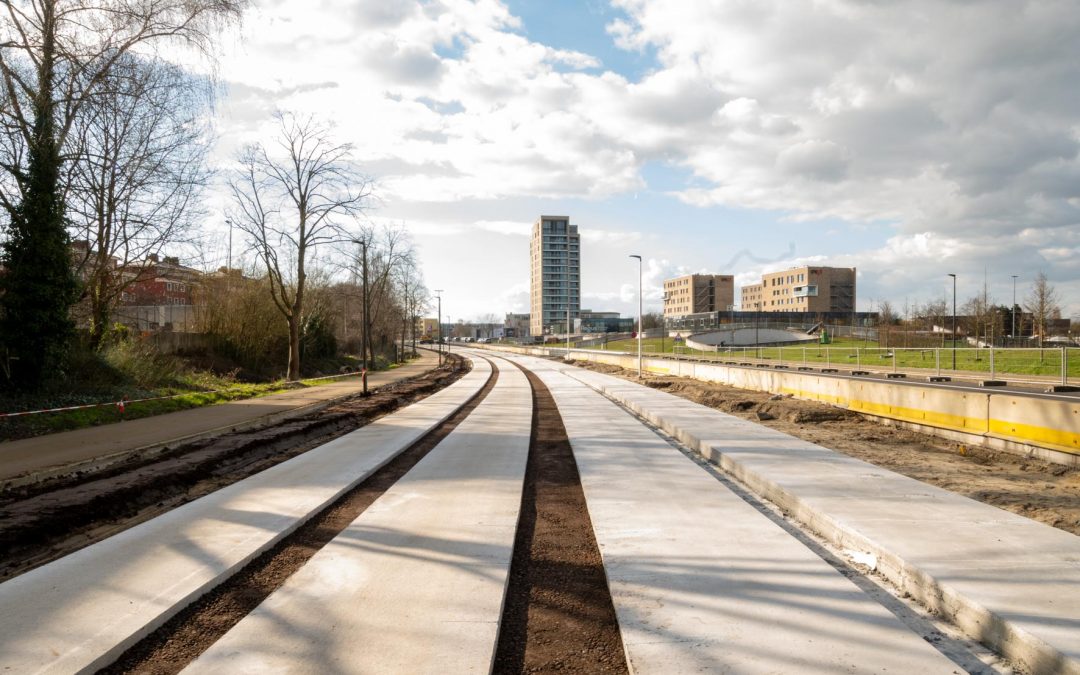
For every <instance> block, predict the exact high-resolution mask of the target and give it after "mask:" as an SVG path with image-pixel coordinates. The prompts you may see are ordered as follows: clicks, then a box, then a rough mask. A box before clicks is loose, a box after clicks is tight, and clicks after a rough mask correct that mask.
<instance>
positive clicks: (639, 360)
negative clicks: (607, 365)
mask: <svg viewBox="0 0 1080 675" xmlns="http://www.w3.org/2000/svg"><path fill="white" fill-rule="evenodd" d="M630 257H631V258H637V376H638V379H639V380H640V379H641V334H642V333H643V332H644V330H643V329H644V326H643V325H642V323H641V306H642V298H641V256H639V255H633V254H631V256H630Z"/></svg>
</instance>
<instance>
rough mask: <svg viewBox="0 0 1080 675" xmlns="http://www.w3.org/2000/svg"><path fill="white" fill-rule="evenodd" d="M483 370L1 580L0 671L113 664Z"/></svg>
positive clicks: (386, 454)
mask: <svg viewBox="0 0 1080 675" xmlns="http://www.w3.org/2000/svg"><path fill="white" fill-rule="evenodd" d="M490 372H491V371H490V367H489V366H488V364H487V362H486V361H483V360H481V359H477V360H476V364H475V367H474V368H473V370H472V372H470V373H469V374H467V375H466V376H465V377H463V378H462V379H460V380H458V381H457V382H455V383H454V384H452V385H450V386H449V387H447V388H446V389H443V390H442V391H439V392H437V393H435V394H433V395H431V396H429V397H427V398H425V399H423V400H421V401H419V402H417V403H414V404H412V405H410V406H407V407H405V408H402V409H401V410H398V411H397V412H394V413H392V414H390V415H387V416H385V417H382V418H380V419H378V420H376V421H375V422H372V423H371V424H369V425H367V426H364V427H361V428H359V429H357V430H356V431H353V432H351V433H349V434H346V435H345V436H341V437H339V438H336V439H334V440H333V441H330V442H329V443H326V444H325V445H322V446H319V447H318V448H315V449H313V450H310V451H308V452H306V453H304V454H302V455H298V456H297V457H294V458H292V459H290V460H288V461H286V462H283V463H281V464H278V465H276V466H274V467H271V468H270V469H267V470H266V471H263V472H260V473H258V474H255V475H254V476H251V477H249V478H246V479H245V480H242V481H240V482H238V483H234V484H232V485H230V486H228V487H225V488H222V489H221V490H218V491H217V492H213V493H211V494H209V495H206V496H205V497H202V498H200V499H197V500H195V501H193V502H190V503H188V504H185V505H184V506H182V507H180V508H177V509H174V510H172V511H169V512H168V513H165V514H163V515H160V516H158V517H156V518H153V519H152V520H148V521H146V522H144V523H141V524H140V525H137V526H135V527H133V528H131V529H129V530H125V531H124V532H121V533H119V534H117V535H115V536H112V537H109V538H108V539H105V540H102V541H100V542H98V543H96V544H93V545H91V546H88V547H86V548H84V549H82V550H79V551H76V552H75V553H73V554H71V555H68V556H65V557H63V558H60V559H59V560H56V561H53V562H51V563H49V564H47V565H43V566H41V567H38V568H37V569H34V570H31V571H29V572H27V573H25V574H23V575H20V576H17V577H15V578H14V579H10V580H8V581H6V582H4V583H2V584H0V608H3V611H0V671H2V672H5V673H7V672H11V673H74V672H93V671H94V670H96V669H98V668H101V667H103V666H106V665H108V664H109V663H112V662H113V661H114V660H115V659H116V657H117V656H119V655H120V654H121V653H122V652H123V651H124V650H125V649H126V648H127V647H129V646H130V645H132V644H134V643H135V642H136V641H138V640H139V639H141V638H142V637H143V636H145V635H147V634H148V633H150V632H151V631H153V630H154V629H156V628H157V627H158V626H160V625H161V624H162V623H164V622H165V621H167V620H168V619H169V618H170V617H171V616H173V615H174V614H175V613H176V612H178V611H180V610H181V609H183V608H184V607H185V606H187V605H188V604H189V603H191V602H194V601H195V600H197V599H198V598H199V597H200V596H201V595H202V594H203V593H205V592H207V591H208V590H210V589H212V588H213V587H215V586H216V585H217V584H218V583H220V582H221V581H223V580H224V579H226V578H228V577H229V576H230V575H231V574H233V573H234V572H235V571H236V570H237V569H239V568H240V567H241V566H243V565H244V564H245V563H247V562H248V561H249V560H251V559H253V558H254V557H256V556H257V555H258V554H259V553H261V552H262V551H265V550H267V549H269V548H270V547H272V546H273V545H274V544H275V543H277V542H278V541H280V540H281V539H282V538H283V537H285V536H286V535H288V534H289V533H290V532H292V531H293V530H295V529H296V528H297V527H299V526H300V525H301V524H302V523H304V522H305V521H307V520H308V519H309V518H310V517H311V516H312V515H313V514H314V513H316V512H317V511H318V510H320V509H321V508H323V507H324V506H325V505H326V504H328V503H330V502H332V501H333V500H334V499H336V498H337V497H338V496H340V495H341V494H344V493H345V492H346V491H348V490H349V489H350V488H351V487H352V486H354V485H356V484H358V483H359V482H360V481H362V480H363V479H364V478H366V477H367V476H368V475H370V474H371V473H372V472H374V471H376V470H377V469H378V468H379V467H381V466H382V465H383V464H385V463H386V462H387V461H389V460H390V459H391V458H393V457H394V456H396V455H397V454H398V453H400V452H401V451H402V450H404V449H405V448H407V447H408V446H409V445H411V444H412V443H413V442H415V441H416V440H417V439H419V438H420V437H421V436H422V435H423V434H425V433H427V431H429V430H430V429H431V428H433V427H434V426H436V425H437V424H439V423H440V422H442V421H443V420H445V419H446V418H448V417H449V416H450V415H452V414H453V413H454V411H456V410H457V409H458V408H460V407H461V406H462V405H463V404H465V403H466V402H467V401H468V399H469V398H471V397H472V396H473V395H475V394H476V393H477V392H478V391H480V389H481V388H482V387H483V385H484V383H485V382H486V381H487V379H488V376H489V375H490ZM526 434H527V432H526ZM473 468H474V469H475V468H476V467H473ZM518 499H519V500H520V497H519V498H518ZM515 518H516V515H515ZM511 531H512V528H511ZM511 536H513V535H512V534H511ZM450 588H452V587H450ZM317 614H318V613H317Z"/></svg>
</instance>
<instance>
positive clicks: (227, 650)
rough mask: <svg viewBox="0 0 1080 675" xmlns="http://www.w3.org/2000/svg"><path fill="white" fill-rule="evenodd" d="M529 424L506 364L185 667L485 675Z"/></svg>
mask: <svg viewBox="0 0 1080 675" xmlns="http://www.w3.org/2000/svg"><path fill="white" fill-rule="evenodd" d="M455 351H456V350H455ZM531 421H532V394H531V390H530V388H529V384H528V381H527V380H526V378H525V376H524V374H522V373H521V371H519V370H518V369H517V368H515V367H513V366H512V365H510V364H508V363H505V362H503V363H502V364H501V366H500V368H499V379H498V382H497V383H496V385H495V388H494V389H493V390H492V391H491V393H490V394H488V396H487V398H486V399H485V400H484V401H483V403H481V404H480V406H479V407H477V409H476V410H475V411H473V413H472V414H471V415H469V417H468V418H466V419H465V420H464V421H463V422H462V423H461V424H460V425H459V426H458V427H457V429H455V430H454V432H453V433H452V434H450V435H449V436H448V437H447V438H445V439H444V440H443V441H442V443H440V444H439V445H438V446H437V447H436V448H434V449H433V450H432V451H431V453H430V454H428V456H427V457H425V458H424V459H423V460H422V461H421V462H420V463H418V464H417V465H416V466H415V467H414V468H413V469H412V471H410V472H409V473H408V474H406V475H405V476H404V477H403V478H402V479H401V480H400V481H398V482H397V483H396V484H395V485H394V486H393V487H391V488H390V489H389V490H388V491H387V492H386V493H385V494H384V495H383V496H382V497H380V498H379V499H378V500H377V501H376V502H375V503H374V504H373V505H372V506H371V507H370V508H369V509H368V510H367V511H365V512H364V513H363V514H362V515H361V516H360V517H359V518H357V519H356V520H355V521H354V522H353V523H352V524H351V525H350V526H349V527H348V528H346V529H345V530H344V531H343V532H342V533H341V534H340V535H339V536H338V537H337V538H335V539H334V540H333V541H332V542H330V544H328V545H327V546H326V547H324V548H323V549H322V550H321V551H319V553H317V554H316V555H315V556H314V557H313V558H312V559H311V560H310V561H309V562H308V564H307V565H305V566H304V567H303V568H302V569H301V570H299V571H298V572H297V573H296V574H295V575H293V576H292V577H291V578H290V579H289V580H288V581H287V582H286V583H285V585H284V586H283V587H282V588H280V589H279V590H278V591H277V592H275V593H274V594H272V595H271V596H270V597H269V598H267V599H266V601H264V602H263V603H262V604H261V605H260V606H259V607H257V608H256V609H255V611H253V612H252V613H251V614H249V615H248V616H247V617H246V618H244V619H243V620H242V621H241V622H240V623H239V624H237V625H236V626H235V627H234V628H233V629H232V630H230V631H229V632H228V633H227V634H226V635H225V636H223V637H222V638H221V639H220V640H219V641H218V642H217V643H215V644H214V645H213V646H212V647H211V648H210V649H209V650H208V651H207V652H205V653H204V654H203V655H202V656H201V657H200V658H199V659H198V660H196V661H195V662H194V663H192V664H191V666H190V667H189V668H188V669H187V671H185V672H191V673H230V674H232V673H266V672H289V673H443V672H445V673H466V672H488V671H489V670H490V668H491V665H492V660H493V658H494V654H495V643H496V638H497V635H498V625H499V624H498V622H499V618H500V615H501V612H502V602H503V596H504V593H505V588H506V580H507V576H508V572H509V568H510V559H511V556H512V553H513V545H514V533H515V529H516V526H517V519H518V511H519V509H520V506H521V488H522V482H523V480H524V475H525V464H526V460H527V457H528V447H529V435H530V430H531Z"/></svg>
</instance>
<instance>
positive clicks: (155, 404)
mask: <svg viewBox="0 0 1080 675" xmlns="http://www.w3.org/2000/svg"><path fill="white" fill-rule="evenodd" d="M399 365H400V364H391V365H390V367H391V368H394V367H397V366H399ZM353 377H355V378H357V379H359V374H358V373H357V374H354V375H353ZM341 379H343V378H337V377H334V378H331V377H318V378H309V379H304V380H301V381H300V382H293V383H289V382H285V381H284V380H276V381H273V382H264V383H258V384H245V383H237V382H235V381H234V380H232V379H230V378H225V377H220V376H215V375H212V374H211V373H208V372H205V371H185V372H183V373H181V374H179V375H177V376H176V378H175V381H174V382H173V384H172V385H171V386H167V387H155V388H138V387H123V388H119V389H115V390H112V391H108V392H100V393H98V394H92V395H85V396H69V397H64V398H62V399H52V400H50V399H48V398H40V399H29V400H17V401H16V400H0V406H2V407H0V412H8V411H14V410H30V409H43V408H53V407H57V408H59V407H66V406H75V405H82V404H90V403H98V402H101V403H109V402H112V401H116V400H119V399H120V398H121V397H126V398H127V400H129V401H133V400H134V399H140V398H157V397H163V396H170V397H172V398H159V399H158V400H154V401H139V402H129V403H125V405H124V412H123V414H121V413H120V410H119V408H118V407H117V406H115V405H102V406H98V407H94V408H84V409H81V410H68V411H63V412H55V413H40V414H37V415H27V416H20V417H7V418H0V440H14V439H18V438H29V437H31V436H40V435H42V434H51V433H55V432H58V431H69V430H71V429H79V428H82V427H89V426H98V425H101V424H110V423H112V422H119V421H120V420H122V419H123V420H134V419H139V418H142V417H152V416H154V415H162V414H165V413H171V412H177V411H180V410H189V409H191V408H200V407H203V406H208V405H216V404H218V403H227V402H229V401H239V400H243V399H250V398H257V397H260V396H268V395H270V394H277V393H280V392H283V391H289V390H291V389H299V388H305V387H317V386H320V385H325V384H329V383H332V382H338V381H340V380H341Z"/></svg>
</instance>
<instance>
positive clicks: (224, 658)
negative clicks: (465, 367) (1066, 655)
mask: <svg viewBox="0 0 1080 675" xmlns="http://www.w3.org/2000/svg"><path fill="white" fill-rule="evenodd" d="M468 357H469V358H470V359H471V360H472V363H473V368H472V370H471V371H470V372H469V373H468V374H467V375H465V376H463V377H460V379H458V380H457V381H455V382H453V383H452V384H450V385H449V386H447V387H445V388H444V389H442V390H441V391H439V392H438V393H435V394H433V395H431V396H428V397H427V398H423V399H421V400H417V398H418V396H419V394H416V392H413V394H414V395H412V398H411V399H410V400H412V401H415V404H414V405H400V404H399V405H398V406H394V408H395V409H394V411H383V414H382V416H381V417H378V418H377V419H373V420H369V423H368V424H366V425H365V426H363V427H361V428H359V429H355V430H353V431H351V432H349V433H346V434H344V435H342V434H336V437H335V438H334V439H333V440H331V441H330V442H322V443H318V447H312V448H307V446H304V447H305V448H307V449H306V451H303V452H299V453H296V454H294V455H293V456H292V457H291V458H289V459H287V460H286V461H285V462H282V463H275V464H274V465H273V466H271V467H269V468H263V469H261V470H260V469H258V468H255V467H258V466H259V465H260V461H261V460H251V461H247V462H242V463H243V465H244V466H248V467H252V471H250V472H249V473H248V477H247V478H246V479H244V480H242V481H239V482H236V483H233V484H231V485H230V486H228V487H225V488H222V489H220V490H217V491H216V492H212V493H209V494H207V495H206V496H205V497H202V498H197V499H194V500H191V501H188V502H187V503H185V504H184V505H182V506H177V507H174V508H169V505H168V503H167V502H166V501H164V500H159V502H157V503H155V505H154V507H155V508H158V509H161V511H160V512H159V513H160V515H157V517H152V516H154V515H155V514H154V513H148V512H147V511H142V512H140V514H141V515H139V516H136V518H141V522H140V524H138V525H135V526H134V527H131V528H130V529H128V530H126V531H125V532H123V533H121V534H119V535H115V536H112V537H101V538H100V541H98V542H97V543H96V544H93V545H91V546H87V547H85V548H83V549H82V550H79V551H77V552H76V553H74V554H68V555H62V554H56V552H55V550H53V557H56V560H55V561H54V562H52V563H50V564H47V565H43V566H41V567H38V568H37V569H33V570H30V571H28V572H25V573H23V574H19V575H16V576H13V578H11V579H9V580H8V581H7V582H5V583H2V584H0V602H3V603H5V605H6V606H7V607H11V608H13V612H12V613H10V616H9V618H6V619H5V618H0V655H3V656H2V661H0V667H7V668H12V669H14V670H29V669H34V670H40V671H43V672H51V671H54V672H68V671H74V670H99V671H102V672H109V673H123V672H153V673H173V672H180V671H181V670H184V671H187V672H253V671H333V672H354V671H379V672H417V671H432V670H440V671H443V672H459V671H464V670H488V669H490V670H491V671H492V672H497V673H521V672H544V671H554V670H563V671H568V672H598V673H626V672H630V671H631V670H633V671H634V672H672V671H679V670H686V669H698V670H714V669H723V668H725V667H734V668H735V669H736V670H748V671H753V670H755V669H764V670H776V669H777V668H780V669H784V668H794V669H798V670H799V671H801V672H823V673H824V672H834V671H835V670H837V669H838V668H845V669H850V670H854V671H856V672H859V671H872V670H877V669H879V668H880V667H882V666H883V665H888V666H890V667H891V666H898V667H899V665H905V666H908V667H914V668H916V669H918V670H919V671H920V672H958V669H959V670H965V671H968V672H997V669H998V668H999V666H1000V665H1001V663H1002V662H1001V661H1000V660H995V659H996V657H994V656H993V655H987V654H985V653H982V652H980V651H979V649H978V648H975V647H974V646H973V643H971V642H970V641H966V640H965V639H962V638H961V637H960V635H959V634H958V633H956V632H955V631H954V632H951V633H950V632H949V631H947V630H945V629H944V628H942V627H941V626H940V625H939V624H936V623H934V621H933V620H932V619H931V618H929V617H927V616H922V615H920V616H921V618H915V619H912V618H911V616H910V615H909V614H910V613H911V612H910V610H909V609H907V608H905V607H904V606H903V603H902V602H901V601H900V600H898V599H897V598H895V597H893V596H890V595H889V594H888V593H887V592H885V591H883V590H881V587H880V586H877V585H874V584H869V585H867V584H868V583H869V582H866V581H865V578H866V572H867V570H865V569H860V568H858V566H857V565H852V564H850V563H849V562H848V561H847V560H845V557H844V554H843V553H842V552H838V551H837V550H835V549H833V550H826V548H827V547H825V546H824V545H822V544H820V542H818V541H817V540H811V538H809V535H807V534H805V533H804V532H803V531H802V530H801V529H799V528H797V527H796V526H795V523H794V521H792V520H790V519H787V518H785V517H784V514H783V513H782V512H781V511H779V510H776V509H773V510H772V511H770V508H771V507H769V506H768V505H766V504H764V503H763V502H760V501H759V500H758V499H757V498H756V497H754V496H753V495H752V494H751V491H750V490H747V489H746V487H745V485H742V484H741V483H738V481H737V480H735V479H733V478H731V477H729V476H727V475H722V474H723V472H718V471H717V470H716V469H715V468H713V467H711V466H708V465H707V463H704V462H702V461H701V460H700V459H698V460H696V463H695V461H688V459H687V458H688V457H692V458H696V455H695V452H694V451H693V450H692V449H691V448H690V447H689V446H683V445H681V444H680V442H679V441H678V440H676V438H675V437H674V436H672V435H670V434H666V433H665V432H664V431H662V430H661V429H659V428H658V425H654V424H652V423H651V422H649V420H648V419H646V418H645V417H644V416H638V415H637V414H635V413H634V412H632V410H633V406H632V405H629V404H625V405H624V404H621V403H617V402H616V399H617V398H618V396H616V395H615V394H612V393H605V392H604V391H601V389H602V387H600V386H599V385H598V384H590V382H593V381H596V382H598V383H599V382H600V378H602V376H598V375H589V377H587V378H586V377H584V376H582V378H581V379H577V378H575V377H573V376H568V373H567V372H566V371H565V370H563V369H562V367H561V366H559V367H556V366H554V365H551V364H550V362H544V361H541V360H537V359H530V358H512V359H506V358H501V357H496V356H490V355H480V354H475V353H469V354H468ZM455 375H457V376H460V375H461V373H460V369H459V372H457V373H456V374H455ZM449 378H450V376H449V375H448V376H447V379H449ZM442 384H445V382H443V383H442ZM653 394H655V392H653ZM398 395H400V396H403V397H404V396H405V395H406V392H405V391H399V392H398ZM331 412H332V411H331ZM289 438H290V437H289V436H285V437H282V438H279V439H276V440H275V441H274V442H279V443H281V444H282V445H284V446H288V445H289V443H290V440H289ZM292 438H295V435H294V436H292ZM309 443H310V444H315V440H313V439H312V440H310V441H309ZM672 446H675V447H674V448H673V447H672ZM169 459H175V458H166V461H168V460H169ZM150 466H157V467H159V468H160V467H163V466H169V465H167V464H158V463H154V464H148V465H145V466H143V467H139V468H137V469H135V472H136V473H135V474H124V473H120V474H117V475H116V476H98V477H95V478H93V479H92V480H91V481H89V483H85V484H84V485H89V484H91V483H96V482H99V481H109V480H110V479H111V478H118V480H115V481H114V482H116V483H118V484H122V486H121V487H120V489H121V490H123V492H121V493H119V494H124V495H132V494H135V492H136V491H133V490H132V488H131V485H132V484H133V483H134V482H135V479H134V478H130V477H129V476H133V475H136V474H138V473H139V469H143V470H146V469H148V467H150ZM221 466H222V467H224V466H225V465H221ZM703 467H704V468H705V470H703ZM222 470H225V469H222ZM78 488H79V486H78V485H68V486H65V487H64V488H63V490H66V491H70V492H63V493H62V494H65V495H66V494H75V492H77V490H78ZM180 492H183V493H184V494H185V495H189V496H190V491H186V490H181V491H180ZM47 494H48V493H47V492H40V493H36V494H32V495H27V499H39V500H40V499H44V498H45V496H46V495H47ZM57 494H61V493H60V492H58V493H57ZM26 503H29V502H26ZM144 508H145V507H144ZM41 522H42V523H44V522H46V521H45V520H42V521H41ZM56 522H61V521H56ZM79 527H86V525H80V526H79ZM77 531H78V530H77V529H76V532H77ZM75 536H76V537H77V536H78V535H75ZM156 538H161V541H160V542H159V543H156V544H155V543H152V542H154V541H155V539H156ZM12 539H13V540H21V539H23V538H21V537H20V536H17V535H13V536H12ZM54 545H55V544H54ZM122 547H126V548H122ZM110 549H118V552H113V553H110ZM24 550H26V551H30V550H32V547H31V546H30V545H29V544H25V548H24ZM162 551H165V552H164V553H163V552H162ZM110 566H111V567H112V568H116V569H111V568H110ZM77 570H97V572H96V573H98V574H100V578H96V579H95V578H93V574H91V575H90V578H83V579H73V578H72V577H73V575H74V573H75V572H76V571H77ZM148 570H149V571H148ZM184 570H186V571H184ZM148 579H149V580H148ZM853 580H855V581H856V582H855V583H853ZM128 605H132V606H133V608H129V607H128ZM95 612H96V614H97V616H114V615H117V614H121V615H124V616H123V618H117V619H115V620H109V621H105V622H104V623H102V622H100V621H97V622H95V620H94V618H93V616H92V614H93V613H95ZM15 615H18V616H19V619H18V620H16V619H13V618H11V617H13V616H15ZM129 615H130V616H129ZM136 615H139V616H136ZM913 664H914V665H913Z"/></svg>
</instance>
